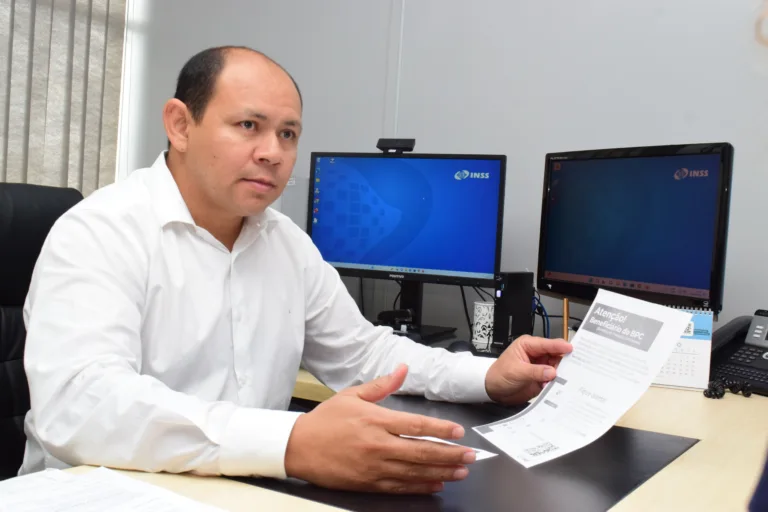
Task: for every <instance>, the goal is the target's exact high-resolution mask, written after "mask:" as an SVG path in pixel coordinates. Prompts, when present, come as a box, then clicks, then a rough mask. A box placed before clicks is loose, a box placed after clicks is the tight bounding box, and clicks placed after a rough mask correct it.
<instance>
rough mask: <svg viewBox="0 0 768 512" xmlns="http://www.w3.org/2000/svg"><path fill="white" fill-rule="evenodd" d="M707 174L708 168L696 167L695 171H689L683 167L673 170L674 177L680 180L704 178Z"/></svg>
mask: <svg viewBox="0 0 768 512" xmlns="http://www.w3.org/2000/svg"><path fill="white" fill-rule="evenodd" d="M707 176H709V169H697V170H695V171H689V170H688V169H686V168H685V167H681V168H680V169H678V170H676V171H675V179H676V180H678V181H680V180H684V179H686V178H706V177H707Z"/></svg>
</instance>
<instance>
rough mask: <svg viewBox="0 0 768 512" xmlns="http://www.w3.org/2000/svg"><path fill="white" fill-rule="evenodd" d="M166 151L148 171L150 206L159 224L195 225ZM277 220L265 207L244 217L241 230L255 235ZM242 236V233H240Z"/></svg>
mask: <svg viewBox="0 0 768 512" xmlns="http://www.w3.org/2000/svg"><path fill="white" fill-rule="evenodd" d="M166 155H167V152H166V151H163V152H162V153H160V156H158V157H157V160H155V163H153V164H152V167H151V169H150V172H149V176H150V178H149V179H150V182H151V186H150V187H149V193H150V195H151V196H152V207H153V208H154V211H155V215H157V218H158V220H159V221H160V225H161V226H162V227H165V226H167V225H168V224H170V223H172V222H181V223H183V224H189V225H192V226H195V225H196V224H195V221H194V219H193V218H192V214H191V213H189V208H187V203H185V202H184V198H183V197H182V195H181V191H179V186H178V185H177V184H176V180H175V179H173V175H172V174H171V170H170V169H169V168H168V164H167V162H166V160H165V158H166ZM274 222H277V216H276V215H275V214H274V212H273V211H272V209H271V208H267V209H266V210H265V211H264V212H263V213H261V214H260V215H254V216H250V217H246V218H245V222H244V223H243V231H247V232H248V234H249V235H250V236H253V235H256V234H257V233H258V232H260V231H261V230H262V229H264V228H265V227H267V226H268V225H270V224H272V223H274ZM241 236H242V233H241Z"/></svg>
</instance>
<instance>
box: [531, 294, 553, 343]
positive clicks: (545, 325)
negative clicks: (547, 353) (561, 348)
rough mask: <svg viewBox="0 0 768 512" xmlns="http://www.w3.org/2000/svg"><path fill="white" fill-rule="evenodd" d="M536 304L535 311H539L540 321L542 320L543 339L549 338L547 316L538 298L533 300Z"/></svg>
mask: <svg viewBox="0 0 768 512" xmlns="http://www.w3.org/2000/svg"><path fill="white" fill-rule="evenodd" d="M534 300H535V301H536V304H537V308H536V309H541V315H542V319H543V320H544V327H545V328H544V337H545V338H549V333H550V331H549V315H548V314H547V308H545V307H544V304H542V302H541V300H539V298H535V299H534Z"/></svg>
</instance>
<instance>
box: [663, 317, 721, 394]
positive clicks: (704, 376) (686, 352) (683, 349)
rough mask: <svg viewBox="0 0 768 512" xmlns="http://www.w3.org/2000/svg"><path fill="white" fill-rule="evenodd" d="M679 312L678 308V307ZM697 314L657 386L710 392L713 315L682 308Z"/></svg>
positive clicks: (668, 361) (664, 368)
mask: <svg viewBox="0 0 768 512" xmlns="http://www.w3.org/2000/svg"><path fill="white" fill-rule="evenodd" d="M676 309H677V308H676ZM679 309H681V310H682V311H686V312H688V313H691V314H692V315H693V318H691V321H690V322H689V323H688V327H687V328H686V329H685V332H684V333H683V335H682V336H681V337H680V339H679V340H678V341H677V343H676V344H675V349H674V351H673V352H672V355H670V356H669V359H667V362H666V363H665V364H664V366H663V367H662V368H661V371H660V372H659V374H658V375H657V376H656V379H655V380H654V381H653V384H654V385H659V386H671V387H681V388H692V389H706V388H707V383H708V382H709V361H710V355H711V353H712V312H711V311H705V310H695V309H685V308H679Z"/></svg>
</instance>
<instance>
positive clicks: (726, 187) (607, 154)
mask: <svg viewBox="0 0 768 512" xmlns="http://www.w3.org/2000/svg"><path fill="white" fill-rule="evenodd" d="M733 152H734V149H733V146H732V145H731V144H730V143H728V142H716V143H696V144H675V145H662V146H638V147H625V148H610V149H596V150H580V151H565V152H557V153H548V154H547V155H546V157H545V162H544V187H543V191H542V201H541V222H540V227H539V254H538V267H537V272H536V287H537V289H538V290H539V292H541V293H543V294H546V295H553V296H559V297H567V298H573V299H577V300H578V299H581V300H584V301H592V300H593V299H594V298H595V296H596V295H597V291H598V289H599V288H605V289H607V290H611V291H616V292H619V293H622V294H625V295H629V296H632V297H636V298H639V299H643V300H647V301H649V302H654V303H658V304H663V305H667V306H676V307H685V308H698V309H707V310H711V311H712V312H714V313H715V314H717V313H719V312H720V311H722V308H723V289H724V280H725V256H726V251H727V241H728V222H729V216H730V198H731V179H732V174H733ZM713 153H714V154H720V173H719V183H718V197H717V212H716V217H715V219H716V220H715V240H714V247H713V253H714V254H713V257H712V265H711V267H710V275H711V279H710V289H709V297H707V298H701V297H691V296H684V295H673V294H668V293H659V292H649V291H637V290H630V289H628V288H624V287H615V286H614V287H611V286H596V285H593V284H585V283H569V282H564V281H558V280H553V279H547V277H546V275H545V272H546V269H545V268H544V266H545V265H544V264H545V255H546V249H547V247H546V236H545V233H546V229H547V223H548V218H547V215H548V211H549V184H550V181H551V178H552V165H551V164H552V163H553V162H555V161H564V160H592V159H615V158H646V157H659V156H675V155H700V154H713Z"/></svg>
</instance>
